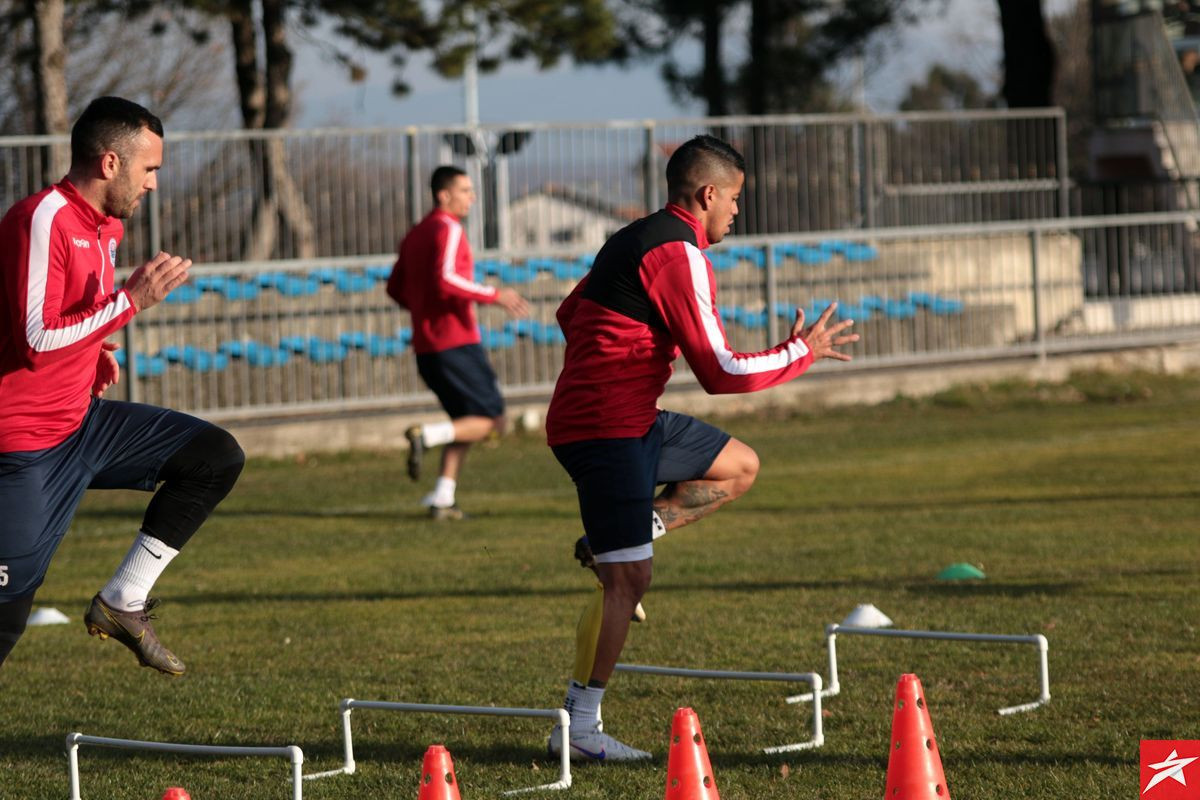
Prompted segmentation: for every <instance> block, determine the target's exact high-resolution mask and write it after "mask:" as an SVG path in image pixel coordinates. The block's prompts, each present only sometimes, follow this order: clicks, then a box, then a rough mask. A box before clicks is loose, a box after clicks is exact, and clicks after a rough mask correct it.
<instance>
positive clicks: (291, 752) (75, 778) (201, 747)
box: [67, 733, 304, 800]
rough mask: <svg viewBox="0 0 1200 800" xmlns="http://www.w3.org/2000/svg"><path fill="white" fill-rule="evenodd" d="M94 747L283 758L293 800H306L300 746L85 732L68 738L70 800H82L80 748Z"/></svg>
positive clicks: (191, 754) (73, 734) (302, 756)
mask: <svg viewBox="0 0 1200 800" xmlns="http://www.w3.org/2000/svg"><path fill="white" fill-rule="evenodd" d="M81 744H92V745H96V746H98V747H112V748H117V749H120V750H147V751H150V752H157V753H182V754H183V755H189V756H260V757H269V756H282V757H284V758H287V759H289V760H290V761H291V762H292V800H303V799H302V796H301V792H302V790H301V788H300V787H301V772H302V769H303V766H304V751H303V750H301V749H300V748H299V747H297V746H296V745H288V746H287V747H232V746H230V747H226V746H222V745H211V744H176V743H174V742H145V741H140V740H138V739H110V738H108V737H105V736H87V735H85V734H82V733H71V734H68V735H67V763H68V769H69V771H70V776H71V798H70V800H81V798H80V796H79V745H81Z"/></svg>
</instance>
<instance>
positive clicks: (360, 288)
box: [333, 272, 375, 294]
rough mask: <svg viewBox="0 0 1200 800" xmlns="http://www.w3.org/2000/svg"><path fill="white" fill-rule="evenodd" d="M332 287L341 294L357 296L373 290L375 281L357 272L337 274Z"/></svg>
mask: <svg viewBox="0 0 1200 800" xmlns="http://www.w3.org/2000/svg"><path fill="white" fill-rule="evenodd" d="M333 285H334V286H335V287H337V290H338V291H339V292H341V293H342V294H357V293H359V292H369V291H371V290H372V289H374V288H375V280H374V279H373V278H369V277H367V276H366V275H363V274H362V273H359V272H339V273H338V275H337V277H336V278H334V281H333Z"/></svg>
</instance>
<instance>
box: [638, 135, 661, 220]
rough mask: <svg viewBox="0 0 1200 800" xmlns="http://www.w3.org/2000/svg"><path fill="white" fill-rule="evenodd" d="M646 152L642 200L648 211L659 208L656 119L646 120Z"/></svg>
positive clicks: (643, 165) (643, 159)
mask: <svg viewBox="0 0 1200 800" xmlns="http://www.w3.org/2000/svg"><path fill="white" fill-rule="evenodd" d="M644 146H645V148H646V150H645V153H643V154H642V201H643V202H644V203H645V204H646V213H647V214H649V213H651V212H653V211H656V210H658V159H657V158H656V157H655V154H654V148H655V143H654V121H653V120H650V121H647V122H646V130H645V136H644Z"/></svg>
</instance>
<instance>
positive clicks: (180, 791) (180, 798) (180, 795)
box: [162, 786, 192, 800]
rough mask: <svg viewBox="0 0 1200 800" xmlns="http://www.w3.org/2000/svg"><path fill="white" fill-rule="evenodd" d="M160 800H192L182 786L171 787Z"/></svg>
mask: <svg viewBox="0 0 1200 800" xmlns="http://www.w3.org/2000/svg"><path fill="white" fill-rule="evenodd" d="M162 800H192V796H191V795H190V794H188V793H187V789H184V788H183V787H182V786H172V787H171V788H169V789H167V790H166V791H165V792H163V796H162Z"/></svg>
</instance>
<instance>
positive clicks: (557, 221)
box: [508, 184, 643, 249]
mask: <svg viewBox="0 0 1200 800" xmlns="http://www.w3.org/2000/svg"><path fill="white" fill-rule="evenodd" d="M642 214H643V212H642V209H641V208H636V207H632V206H619V205H616V204H614V203H610V202H608V201H607V200H603V199H601V198H598V197H594V196H591V195H587V194H584V193H582V192H580V191H578V190H576V189H571V188H568V187H565V186H558V185H556V184H546V185H545V186H542V187H541V188H540V189H538V190H536V191H533V192H530V193H529V194H527V195H524V196H522V197H518V198H516V199H515V200H513V201H512V203H511V204H510V205H509V208H508V225H509V235H510V238H509V240H508V241H509V244H510V245H511V246H512V247H515V248H519V249H525V248H543V247H546V248H549V247H581V248H591V249H595V248H599V247H600V246H601V245H602V244H604V242H605V241H607V239H608V237H610V236H612V235H613V234H614V233H616V232H617V231H619V230H620V229H621V228H623V227H625V226H626V225H628V224H629V223H630V222H632V221H633V220H635V219H637V218H638V217H641V216H642Z"/></svg>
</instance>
